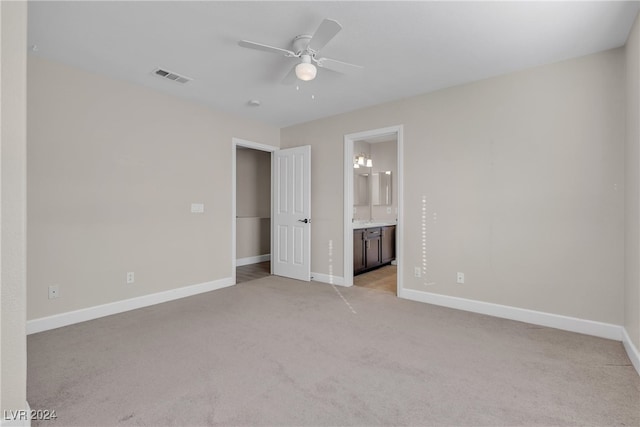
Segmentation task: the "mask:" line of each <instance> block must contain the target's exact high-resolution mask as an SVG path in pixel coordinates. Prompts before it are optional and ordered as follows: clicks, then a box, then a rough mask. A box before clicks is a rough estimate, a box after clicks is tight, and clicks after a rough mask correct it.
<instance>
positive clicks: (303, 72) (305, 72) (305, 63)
mask: <svg viewBox="0 0 640 427" xmlns="http://www.w3.org/2000/svg"><path fill="white" fill-rule="evenodd" d="M301 59H302V62H301V63H299V64H298V65H296V77H298V78H299V79H300V80H303V81H305V82H308V81H309V80H313V79H315V78H316V73H317V72H318V69H317V68H316V66H315V65H313V64H312V63H311V56H309V55H302V57H301Z"/></svg>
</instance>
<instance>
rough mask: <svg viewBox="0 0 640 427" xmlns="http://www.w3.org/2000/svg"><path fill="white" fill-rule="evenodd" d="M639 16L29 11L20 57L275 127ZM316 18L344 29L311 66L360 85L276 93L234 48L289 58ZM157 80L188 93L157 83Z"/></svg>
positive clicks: (545, 53) (632, 5)
mask: <svg viewBox="0 0 640 427" xmlns="http://www.w3.org/2000/svg"><path fill="white" fill-rule="evenodd" d="M639 4H640V3H639V2H609V1H605V2H461V3H458V2H269V1H261V2H204V1H202V2H183V1H174V2H145V1H141V2H60V3H58V2H33V1H30V2H29V44H30V45H37V47H38V49H37V51H35V52H32V53H31V54H33V55H38V56H42V57H44V58H48V59H52V60H55V61H59V62H63V63H66V64H69V65H72V66H76V67H79V68H82V69H85V70H88V71H91V72H96V73H100V74H104V75H107V76H111V77H114V78H116V79H121V80H126V81H130V82H132V83H135V84H140V85H144V86H147V87H150V88H154V89H156V90H159V91H163V92H166V93H169V94H173V95H175V96H179V97H183V98H186V99H190V100H193V101H196V102H199V103H203V104H206V105H208V106H210V107H213V108H215V109H218V110H223V111H226V112H228V113H231V114H236V115H240V116H243V117H247V118H252V119H256V120H260V121H263V122H267V123H271V124H273V125H276V126H288V125H292V124H296V123H301V122H305V121H309V120H314V119H317V118H321V117H326V116H330V115H334V114H339V113H343V112H346V111H351V110H354V109H358V108H362V107H365V106H369V105H374V104H379V103H382V102H386V101H391V100H394V99H400V98H405V97H409V96H412V95H417V94H420V93H425V92H430V91H434V90H438V89H442V88H445V87H449V86H454V85H458V84H462V83H466V82H470V81H474V80H479V79H483V78H487V77H491V76H495V75H500V74H504V73H508V72H511V71H515V70H519V69H524V68H528V67H532V66H536V65H542V64H547V63H552V62H557V61H560V60H563V59H568V58H572V57H577V56H582V55H586V54H589V53H594V52H598V51H601V50H605V49H610V48H615V47H618V46H622V45H623V44H624V43H625V40H626V38H627V35H628V33H629V29H630V28H631V25H632V23H633V20H634V17H635V15H636V14H637V13H638V10H639ZM324 18H331V19H335V20H337V21H338V22H340V24H342V26H343V30H342V31H341V32H340V33H339V34H338V35H337V36H336V37H335V38H334V39H333V40H332V41H331V42H330V43H329V44H328V45H327V46H325V48H324V49H322V51H321V52H322V56H327V57H330V58H334V59H338V60H341V61H346V62H351V63H355V64H359V65H362V66H364V67H365V68H364V71H363V72H362V73H361V74H360V75H357V76H346V75H341V74H337V73H333V72H330V71H327V70H322V69H321V70H319V72H318V77H317V78H316V79H315V80H314V81H312V82H307V83H302V82H300V84H299V85H298V86H299V89H296V85H295V84H294V85H292V86H287V85H283V84H282V83H281V80H282V78H283V77H284V76H285V75H286V74H287V73H288V72H289V70H290V68H291V67H292V66H293V65H294V64H295V62H294V60H292V59H288V58H284V57H281V56H278V55H275V54H271V53H267V52H261V51H256V50H250V49H245V48H241V47H239V46H238V45H237V42H238V40H240V39H248V40H252V41H256V42H260V43H265V44H270V45H274V46H279V47H283V48H289V47H290V43H291V40H292V38H293V37H294V36H296V35H298V34H312V33H313V32H314V31H315V29H316V28H317V26H318V25H319V24H320V22H321V21H322V19H324ZM158 67H161V68H165V69H167V70H170V71H173V72H176V73H179V74H183V75H186V76H188V77H191V78H193V79H194V80H193V81H192V82H190V83H187V84H185V85H179V84H177V83H174V82H171V81H167V80H163V79H160V78H158V77H156V76H154V75H152V71H153V70H154V69H156V68H158ZM312 95H313V97H312ZM251 99H258V100H260V101H261V106H259V107H254V106H250V105H249V104H248V102H249V100H251Z"/></svg>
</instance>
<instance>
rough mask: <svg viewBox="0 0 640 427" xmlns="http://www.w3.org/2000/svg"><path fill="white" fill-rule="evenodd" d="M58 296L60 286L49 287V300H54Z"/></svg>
mask: <svg viewBox="0 0 640 427" xmlns="http://www.w3.org/2000/svg"><path fill="white" fill-rule="evenodd" d="M59 296H60V286H58V285H51V286H49V299H56V298H58V297H59Z"/></svg>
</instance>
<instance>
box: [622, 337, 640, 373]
mask: <svg viewBox="0 0 640 427" xmlns="http://www.w3.org/2000/svg"><path fill="white" fill-rule="evenodd" d="M622 345H624V349H625V350H626V351H627V356H629V359H630V360H631V364H633V367H634V368H636V372H637V373H638V375H640V351H638V349H637V348H636V346H635V345H633V341H631V338H630V337H629V334H628V333H627V328H625V327H622Z"/></svg>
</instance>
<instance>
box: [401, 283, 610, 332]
mask: <svg viewBox="0 0 640 427" xmlns="http://www.w3.org/2000/svg"><path fill="white" fill-rule="evenodd" d="M398 296H399V297H400V298H404V299H409V300H413V301H419V302H426V303H428V304H434V305H440V306H443V307H449V308H455V309H458V310H464V311H471V312H474V313H480V314H487V315H489V316H494V317H501V318H503V319H511V320H517V321H520V322H526V323H531V324H534V325H540V326H547V327H549V328H556V329H562V330H564V331H571V332H577V333H580V334H586V335H593V336H596V337H601V338H608V339H611V340H616V341H621V340H622V326H619V325H613V324H610V323H602V322H595V321H593V320H585V319H579V318H577V317H569V316H562V315H559V314H552V313H545V312H543V311H535V310H528V309H525V308H518V307H511V306H507V305H500V304H493V303H489V302H483V301H475V300H470V299H466V298H459V297H453V296H449V295H441V294H434V293H431V292H423V291H416V290H412V289H401V290H400V294H399V295H398Z"/></svg>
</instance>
